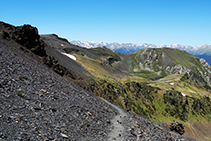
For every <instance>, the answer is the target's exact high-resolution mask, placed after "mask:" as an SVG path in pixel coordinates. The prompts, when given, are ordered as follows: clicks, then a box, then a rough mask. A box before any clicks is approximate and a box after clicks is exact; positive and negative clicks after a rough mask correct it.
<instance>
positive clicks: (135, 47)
mask: <svg viewBox="0 0 211 141" xmlns="http://www.w3.org/2000/svg"><path fill="white" fill-rule="evenodd" d="M70 43H72V44H74V45H78V46H81V47H86V48H94V47H102V46H105V47H107V48H109V49H111V50H114V51H116V52H119V53H131V52H137V51H139V50H141V49H144V48H163V47H169V48H178V49H181V50H185V51H188V52H189V51H192V50H193V52H194V51H195V50H197V48H196V47H192V46H185V45H180V44H171V45H155V44H147V43H143V44H134V43H104V42H95V41H91V42H90V41H71V42H70Z"/></svg>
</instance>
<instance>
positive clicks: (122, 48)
mask: <svg viewBox="0 0 211 141" xmlns="http://www.w3.org/2000/svg"><path fill="white" fill-rule="evenodd" d="M70 43H72V44H74V45H78V46H81V47H86V48H95V47H102V46H105V47H107V48H109V49H111V50H113V51H116V52H119V53H132V52H137V51H139V50H141V49H144V48H163V47H168V48H177V49H180V50H185V51H187V52H189V53H190V54H192V55H194V56H197V57H200V58H203V59H205V60H206V61H207V62H208V63H209V64H211V45H203V46H201V47H193V46H186V45H181V44H171V45H155V44H147V43H143V44H134V43H104V42H95V41H75V40H74V41H71V42H70Z"/></svg>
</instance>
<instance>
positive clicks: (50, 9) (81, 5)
mask: <svg viewBox="0 0 211 141" xmlns="http://www.w3.org/2000/svg"><path fill="white" fill-rule="evenodd" d="M0 5H1V8H0V21H4V22H7V23H10V24H13V25H16V26H17V25H23V24H31V25H32V26H36V27H37V28H38V29H39V33H40V34H51V33H55V34H57V35H59V36H61V37H64V38H67V39H68V40H69V41H72V40H80V41H97V42H101V41H102V42H108V43H111V42H118V43H138V44H142V43H148V44H149V43H152V44H156V45H163V44H167V45H170V44H174V43H179V44H182V45H191V46H202V45H204V44H209V45H211V38H210V37H211V8H210V6H211V0H28V1H27V0H0Z"/></svg>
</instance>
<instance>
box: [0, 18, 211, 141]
mask: <svg viewBox="0 0 211 141" xmlns="http://www.w3.org/2000/svg"><path fill="white" fill-rule="evenodd" d="M0 30H1V31H0V55H1V58H0V61H1V67H2V70H1V73H0V74H1V75H0V76H1V83H0V90H1V94H2V95H1V101H0V104H1V107H2V108H1V109H0V110H1V111H0V112H1V114H0V120H1V126H0V133H1V134H0V139H2V140H167V139H169V140H179V139H184V140H194V139H191V138H188V137H185V136H189V137H193V138H196V139H205V138H210V137H209V135H210V132H209V131H210V130H206V131H203V130H199V129H198V128H196V127H198V126H195V125H200V126H201V127H204V128H205V127H206V128H207V129H210V128H209V126H208V125H209V122H210V113H211V109H210V106H209V105H210V98H209V96H210V92H209V90H208V88H209V83H208V81H207V80H206V79H204V77H202V76H201V77H202V80H199V81H198V82H197V81H196V78H197V77H198V76H199V74H198V73H195V74H194V75H192V73H190V72H189V71H188V72H189V73H188V72H182V73H180V74H178V71H176V72H175V73H165V75H161V74H157V75H158V76H159V77H162V79H158V77H157V76H155V77H154V76H153V77H151V75H150V73H155V74H156V73H157V70H156V69H155V68H154V65H155V66H156V64H155V63H154V61H152V62H153V63H151V64H153V65H151V68H150V71H149V70H143V69H141V68H140V65H139V64H140V62H141V60H138V59H140V57H141V58H142V56H143V57H145V56H146V57H150V55H148V56H147V55H145V54H143V50H142V51H140V52H137V53H132V54H129V55H126V54H120V53H117V52H114V51H111V50H109V49H107V48H95V49H84V48H81V47H79V46H74V45H72V44H70V43H69V42H68V41H67V40H66V39H63V38H60V37H58V36H56V35H42V36H41V37H40V36H39V35H38V31H37V29H36V28H34V27H31V26H30V25H24V26H20V27H14V26H12V25H9V24H5V23H3V22H1V23H0ZM152 51H153V49H152V50H149V51H146V52H151V54H153V55H154V54H157V53H160V51H153V52H152ZM144 52H145V51H144ZM161 52H162V53H163V54H164V56H167V55H168V51H165V50H163V51H161ZM165 52H167V53H165ZM172 53H174V50H172V52H171V54H172ZM175 54H176V55H175V56H178V55H181V54H180V51H177V53H175ZM68 56H71V57H73V56H74V57H75V58H76V60H74V59H71V58H69V57H68ZM162 56H163V55H162ZM187 58H190V59H192V56H189V57H187ZM162 59H163V58H159V59H158V60H162ZM152 60H153V59H152ZM164 60H166V59H164ZM169 60H170V61H167V63H166V62H165V61H164V62H165V63H164V62H162V63H161V64H160V65H162V66H165V65H166V66H169V63H168V62H170V64H174V63H175V64H177V63H178V62H177V60H175V58H173V59H169ZM191 61H193V60H191ZM155 62H156V60H155ZM157 62H159V61H157ZM172 62H173V63H172ZM195 62H197V63H198V64H195ZM195 62H193V63H194V65H193V64H191V63H190V60H189V59H187V61H186V62H185V63H181V64H180V65H181V66H182V65H184V66H183V67H184V68H185V67H190V68H192V67H193V68H195V67H196V68H200V67H201V68H202V69H204V71H207V70H206V69H205V68H204V66H206V65H204V66H203V65H201V64H206V63H205V62H203V61H201V62H202V63H200V60H199V59H197V58H195ZM144 63H145V62H143V64H144ZM149 63H150V62H149ZM145 65H146V64H144V65H143V66H144V67H145ZM149 66H150V65H149ZM174 66H175V65H172V66H170V67H173V68H174ZM187 69H188V68H187ZM166 72H167V71H166ZM193 72H194V71H193ZM137 73H138V74H137ZM203 73H204V72H203ZM204 74H205V73H204ZM139 75H142V76H139ZM206 75H207V74H206ZM143 76H144V77H143ZM164 76H165V77H164ZM172 82H174V85H170V83H172ZM203 82H204V83H203ZM205 82H206V83H205ZM206 84H207V85H206ZM78 85H79V86H78ZM93 94H94V95H93ZM184 94H185V96H184ZM97 96H100V97H102V98H104V99H102V98H99V97H97ZM105 99H106V100H108V101H110V102H112V103H113V104H116V105H118V106H119V107H121V108H123V109H125V110H123V109H121V108H119V107H117V106H115V105H113V104H111V103H110V102H108V101H106V100H105ZM135 113H137V114H138V115H136V114H135ZM140 115H141V116H142V117H141V116H140ZM143 117H145V118H143ZM146 118H148V119H150V120H152V121H155V122H159V123H157V124H159V125H157V124H156V123H154V122H152V121H150V120H148V119H146ZM173 120H178V121H179V122H181V123H182V124H181V123H179V122H175V123H172V126H170V127H171V128H170V129H171V130H172V131H175V132H177V133H179V134H181V135H182V134H184V135H185V136H181V135H179V134H177V133H173V132H170V131H169V129H168V124H169V123H170V122H172V121H173ZM173 125H176V126H175V127H177V128H173V127H174V126H173ZM183 125H185V130H184V129H183V127H184V126H183ZM116 129H120V130H121V131H118V130H116ZM190 129H191V130H190ZM184 132H185V133H184ZM196 132H197V134H196Z"/></svg>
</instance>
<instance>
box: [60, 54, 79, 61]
mask: <svg viewBox="0 0 211 141" xmlns="http://www.w3.org/2000/svg"><path fill="white" fill-rule="evenodd" d="M62 54H63V55H66V56H67V57H69V58H71V59H73V60H75V61H76V60H77V59H76V57H75V56H73V55H71V54H67V53H64V52H62Z"/></svg>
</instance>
